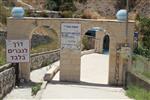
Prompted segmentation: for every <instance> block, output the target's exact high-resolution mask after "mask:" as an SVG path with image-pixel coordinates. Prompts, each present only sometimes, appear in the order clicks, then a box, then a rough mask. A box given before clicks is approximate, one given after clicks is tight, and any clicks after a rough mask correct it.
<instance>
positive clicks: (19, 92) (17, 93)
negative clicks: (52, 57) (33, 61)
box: [4, 66, 50, 100]
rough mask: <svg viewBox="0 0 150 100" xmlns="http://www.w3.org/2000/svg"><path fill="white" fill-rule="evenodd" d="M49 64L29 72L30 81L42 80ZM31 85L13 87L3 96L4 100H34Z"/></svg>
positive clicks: (37, 81)
mask: <svg viewBox="0 0 150 100" xmlns="http://www.w3.org/2000/svg"><path fill="white" fill-rule="evenodd" d="M49 68H50V66H46V67H43V68H40V69H37V70H34V71H32V72H31V73H30V79H31V81H32V82H35V83H39V82H42V81H43V77H44V75H45V73H46V72H47V71H48V69H49ZM31 88H32V86H31V85H27V86H24V87H19V88H15V89H13V90H12V91H11V92H10V93H9V94H8V95H7V96H6V97H5V98H4V100H16V99H17V100H22V99H24V100H29V99H30V100H36V99H37V98H35V97H34V96H32V94H31Z"/></svg>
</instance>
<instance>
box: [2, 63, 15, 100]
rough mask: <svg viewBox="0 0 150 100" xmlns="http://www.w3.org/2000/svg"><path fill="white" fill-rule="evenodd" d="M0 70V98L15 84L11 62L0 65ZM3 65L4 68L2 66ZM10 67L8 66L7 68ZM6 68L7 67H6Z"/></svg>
mask: <svg viewBox="0 0 150 100" xmlns="http://www.w3.org/2000/svg"><path fill="white" fill-rule="evenodd" d="M2 67H3V71H2V70H1V71H0V99H2V97H4V96H5V95H6V94H7V93H9V92H10V91H11V90H12V88H13V87H14V86H15V69H14V67H12V66H11V64H7V65H4V66H1V67H0V69H1V68H2ZM4 67H5V68H4ZM9 67H10V68H9ZM7 68H8V69H7Z"/></svg>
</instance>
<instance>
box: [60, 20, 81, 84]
mask: <svg viewBox="0 0 150 100" xmlns="http://www.w3.org/2000/svg"><path fill="white" fill-rule="evenodd" d="M61 32H62V33H61V53H60V81H71V82H80V62H81V24H78V23H62V24H61Z"/></svg>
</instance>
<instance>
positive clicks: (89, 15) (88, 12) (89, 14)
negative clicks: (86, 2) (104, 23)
mask: <svg viewBox="0 0 150 100" xmlns="http://www.w3.org/2000/svg"><path fill="white" fill-rule="evenodd" d="M99 17H100V15H99V14H98V13H97V12H96V11H93V10H92V9H85V10H84V11H83V15H82V18H85V19H98V18H99Z"/></svg>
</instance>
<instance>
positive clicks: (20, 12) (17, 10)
mask: <svg viewBox="0 0 150 100" xmlns="http://www.w3.org/2000/svg"><path fill="white" fill-rule="evenodd" d="M11 14H12V16H13V17H15V18H22V17H23V16H24V9H23V8H22V7H14V8H13V9H12V11H11Z"/></svg>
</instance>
